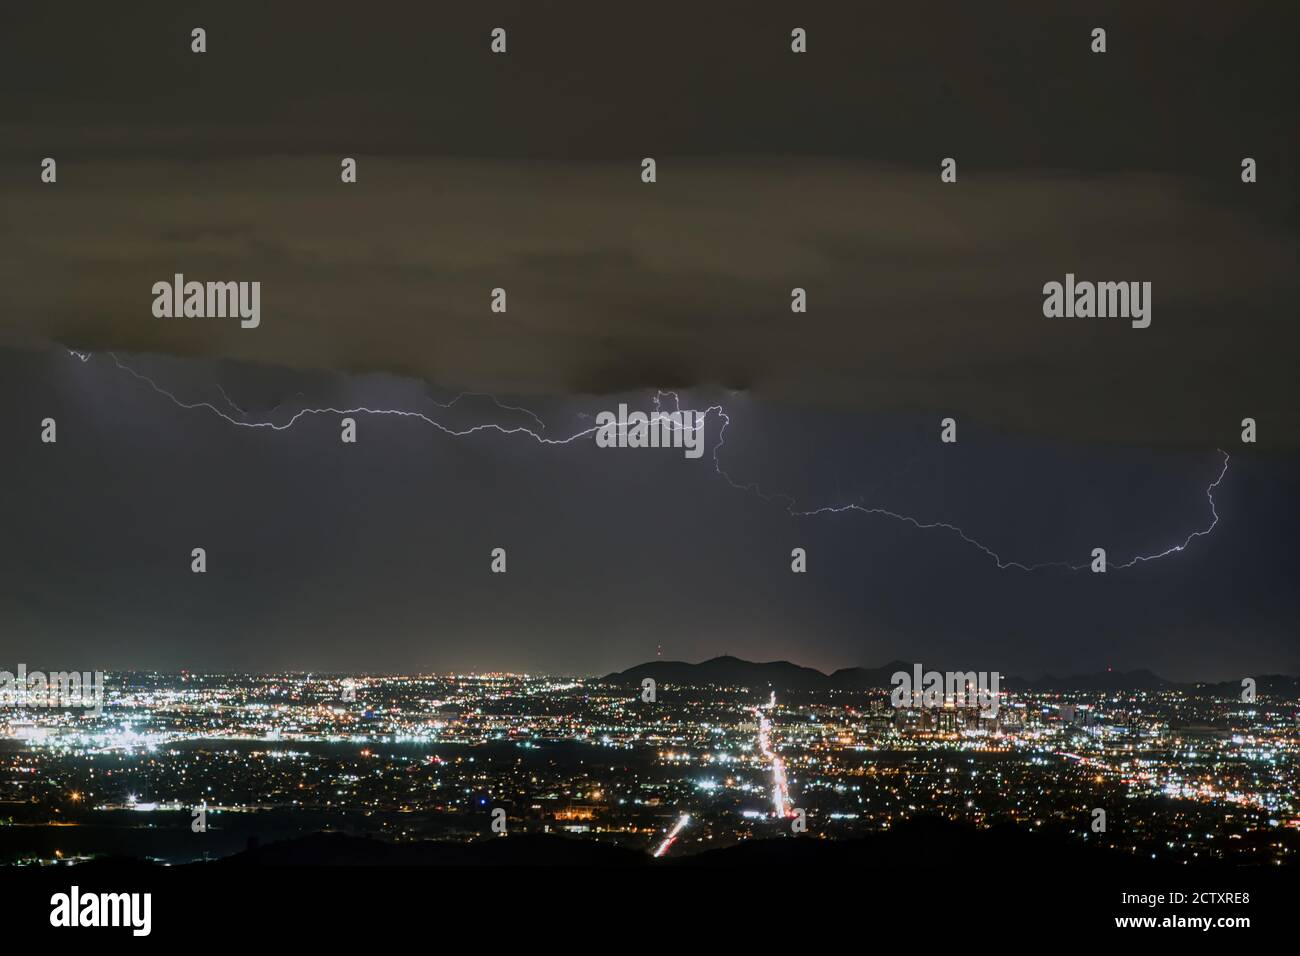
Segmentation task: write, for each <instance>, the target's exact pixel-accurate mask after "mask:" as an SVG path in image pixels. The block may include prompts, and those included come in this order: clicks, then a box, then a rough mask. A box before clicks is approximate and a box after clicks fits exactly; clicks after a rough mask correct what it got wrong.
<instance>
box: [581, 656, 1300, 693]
mask: <svg viewBox="0 0 1300 956" xmlns="http://www.w3.org/2000/svg"><path fill="white" fill-rule="evenodd" d="M913 666H914V665H913V663H912V662H909V661H902V660H895V661H890V662H889V663H887V664H883V665H881V666H880V667H842V668H840V669H839V670H837V671H834V672H832V673H830V674H825V673H823V672H821V671H819V670H817V669H815V668H812V667H804V666H801V665H799V664H793V663H791V662H790V661H766V662H756V661H747V660H743V659H741V658H739V657H732V656H731V655H723V656H721V657H713V658H710V659H708V660H706V661H701V662H699V663H698V664H692V663H690V662H688V661H649V662H647V663H644V664H637V665H636V666H635V667H629V668H628V669H627V670H622V671H615V672H613V673H611V674H606V675H605V676H604V677H600V678H597V683H601V684H614V685H622V684H639V683H640V682H641V681H642V680H644V679H645V678H647V677H649V678H651V679H653V680H654V681H655V682H656V683H666V684H689V685H701V686H719V687H759V688H767V687H771V688H773V689H775V690H787V691H868V690H879V689H888V688H890V687H892V686H893V683H892V678H893V675H894V674H895V673H897V672H899V671H906V672H907V673H909V674H910V673H912V669H913ZM924 669H925V670H947V669H951V670H955V671H968V670H975V671H978V670H986V671H987V670H989V668H988V667H987V666H980V667H975V666H966V667H952V668H939V667H934V666H926V667H925V668H924ZM1254 676H1255V681H1256V686H1257V690H1258V691H1259V692H1260V693H1267V694H1282V695H1284V696H1296V695H1297V693H1298V692H1300V678H1296V677H1291V676H1288V675H1284V674H1264V675H1254ZM1001 687H1002V689H1004V690H1009V691H1026V690H1028V691H1066V692H1069V691H1077V692H1087V691H1102V692H1107V691H1146V692H1158V691H1162V690H1181V691H1185V692H1190V693H1201V694H1224V695H1227V694H1231V695H1232V696H1236V695H1238V694H1240V692H1241V684H1240V682H1239V681H1238V682H1234V681H1191V682H1178V681H1171V680H1166V679H1165V678H1163V677H1161V676H1159V675H1158V674H1155V673H1153V672H1151V671H1150V670H1146V669H1138V670H1132V671H1100V672H1097V673H1094V674H1076V675H1069V676H1057V675H1053V674H1045V675H1043V676H1042V677H1039V678H1037V679H1035V680H1027V679H1025V678H1022V677H1016V676H1011V675H1006V674H1003V675H1002V677H1001Z"/></svg>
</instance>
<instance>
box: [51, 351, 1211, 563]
mask: <svg viewBox="0 0 1300 956" xmlns="http://www.w3.org/2000/svg"><path fill="white" fill-rule="evenodd" d="M69 354H71V355H72V356H73V357H75V358H76V359H78V360H79V361H81V362H82V363H83V364H84V363H86V362H88V361H89V360H90V359H91V358H92V357H93V353H90V352H75V351H72V350H69ZM107 354H108V356H109V358H111V359H112V360H113V363H114V364H115V365H116V366H117V368H119V369H120V370H122V371H123V372H125V373H127V374H128V375H130V376H131V377H132V378H134V379H136V380H137V381H140V382H143V383H144V384H146V385H148V386H149V387H150V388H151V389H153V391H155V392H157V393H158V394H159V395H162V396H163V397H165V398H166V399H168V400H169V401H171V402H172V403H173V404H174V405H176V407H178V408H181V409H184V410H186V411H193V410H199V409H203V410H206V411H208V412H211V413H212V414H214V415H216V416H218V417H219V418H221V419H223V420H224V421H226V422H229V423H230V424H231V425H234V426H236V427H239V428H255V429H270V430H272V431H277V432H279V431H286V430H288V429H290V428H292V427H293V426H294V425H295V424H297V423H298V422H299V421H301V420H302V419H303V418H305V417H307V416H314V415H375V416H392V417H397V418H413V419H418V420H420V421H422V422H424V423H425V424H427V425H431V426H432V427H434V428H436V429H437V430H438V431H440V432H442V433H443V434H444V435H447V436H449V437H452V438H465V437H468V436H470V435H475V434H478V433H480V432H495V433H497V434H501V435H510V436H521V437H524V438H527V439H531V440H533V441H534V442H536V443H537V444H539V445H570V444H572V443H574V442H576V441H580V440H582V439H584V438H590V437H592V436H593V435H595V434H596V432H597V431H599V430H600V429H599V426H595V425H593V426H591V427H588V428H583V429H581V430H579V431H577V432H574V433H573V434H571V435H568V436H567V437H550V436H548V435H543V434H542V432H544V431H546V423H545V422H544V421H542V419H541V418H540V417H539V416H538V415H537V414H536V413H534V412H532V411H530V410H529V409H527V408H523V407H521V406H518V405H508V404H506V403H504V402H502V401H501V400H500V399H498V398H497V397H496V396H494V395H490V394H487V393H484V392H462V393H460V394H459V395H457V396H455V397H454V398H452V399H451V401H449V402H436V401H434V402H433V404H434V405H437V406H438V407H439V408H442V409H444V410H449V409H451V408H453V407H455V406H456V405H457V404H459V403H460V402H461V401H462V400H464V399H467V398H482V399H486V400H487V401H489V402H491V403H492V404H494V405H495V406H496V407H497V408H499V409H500V410H502V411H505V412H511V413H515V414H518V415H523V416H526V417H528V418H530V419H531V420H532V422H533V423H534V424H535V426H536V428H535V429H534V428H530V427H528V426H526V425H503V424H500V423H497V422H484V423H481V424H477V425H471V426H469V427H467V428H452V427H450V426H448V425H445V424H443V423H442V422H440V421H438V420H437V419H435V418H431V417H430V416H428V415H426V414H424V413H423V412H419V411H413V410H410V409H401V408H369V407H367V406H364V405H360V406H357V407H355V408H334V407H328V406H327V407H324V408H306V407H304V408H301V409H299V410H298V411H296V412H294V413H293V414H292V415H291V416H290V417H289V418H287V419H286V420H285V421H283V422H279V423H276V422H274V421H255V420H254V421H250V420H249V416H248V413H247V412H245V411H244V410H243V409H242V408H240V407H239V406H238V405H236V404H235V402H234V401H233V400H232V399H231V398H230V396H229V395H227V394H226V392H225V390H224V389H223V388H221V387H220V386H218V391H220V392H221V396H222V398H223V399H224V400H225V403H226V405H228V406H229V408H230V409H231V410H233V412H234V414H231V412H229V411H226V410H225V409H223V408H220V407H218V406H217V405H214V404H213V403H212V402H208V401H194V402H187V401H185V400H183V399H181V398H179V397H178V396H177V395H176V394H175V393H174V392H172V391H170V390H169V389H167V388H164V387H163V386H162V385H160V384H159V383H158V382H157V381H156V380H154V379H153V378H151V377H150V376H148V375H145V374H144V373H143V372H140V371H138V370H136V369H134V368H132V367H131V366H130V365H127V364H126V363H125V362H123V361H122V360H121V359H120V358H118V357H117V355H116V354H115V353H113V352H109V353H107ZM665 399H670V400H671V401H672V403H673V410H672V412H671V413H664V410H663V403H664V400H665ZM651 402H652V404H653V405H654V408H655V412H654V413H652V416H651V419H652V420H655V418H656V416H658V415H660V414H672V413H675V412H683V413H687V414H686V415H684V416H683V419H682V421H683V424H681V425H680V426H678V425H677V424H676V423H675V422H674V421H673V420H672V419H669V420H668V423H669V424H668V427H670V428H681V429H690V430H691V431H692V432H694V431H696V430H702V429H704V427H705V425H706V424H707V422H708V420H709V419H710V418H717V419H718V421H719V422H720V423H721V424H720V425H719V427H718V440H717V442H716V443H715V444H714V446H713V451H712V460H713V468H714V471H715V472H716V473H717V474H718V476H719V477H721V478H722V479H723V480H724V481H725V482H726V483H727V484H728V485H730V486H731V487H732V488H734V489H736V490H737V491H741V492H743V493H745V494H752V495H754V496H755V497H757V498H759V499H760V500H762V501H765V502H768V503H781V502H783V503H784V504H785V510H786V512H787V513H788V514H789V515H790V516H791V517H793V518H815V517H820V516H822V515H839V514H848V513H857V514H861V515H864V516H868V517H881V518H889V519H891V520H893V521H899V522H902V523H904V524H908V525H911V526H912V527H913V528H916V529H917V530H918V531H941V532H946V533H947V534H950V535H953V536H955V537H957V538H959V539H960V540H961V541H963V542H964V543H966V544H968V545H970V546H971V547H973V548H976V549H978V550H979V551H981V552H982V553H983V554H984V555H985V556H986V557H988V558H990V559H991V560H992V561H993V562H994V563H995V564H996V565H997V567H998V570H1000V571H1006V570H1010V569H1015V570H1018V571H1041V570H1046V569H1049V568H1056V569H1060V570H1065V571H1083V570H1085V569H1087V568H1089V567H1090V564H1089V562H1086V561H1085V562H1083V563H1081V564H1071V563H1070V562H1069V561H1041V562H1038V563H1035V564H1026V563H1025V562H1022V561H1013V560H1009V559H1005V558H1003V557H1002V555H1000V554H999V553H998V552H996V551H994V550H993V549H992V548H990V547H989V546H988V545H986V544H984V543H983V542H982V541H979V540H978V539H976V538H974V537H972V536H971V535H969V534H967V533H966V532H965V531H964V530H962V529H961V528H960V527H959V526H957V525H955V524H951V523H949V522H947V521H923V520H921V519H919V518H916V517H913V516H912V515H908V514H902V513H900V512H897V511H891V510H890V509H888V508H881V507H868V506H866V505H860V504H845V505H827V506H825V507H821V508H812V509H802V508H800V507H799V505H798V502H797V501H796V500H795V499H794V498H792V497H791V496H790V495H787V494H782V493H768V492H765V491H763V489H762V487H761V485H760V484H759V483H758V482H756V481H750V482H742V481H737V480H735V479H734V478H732V477H731V475H730V474H728V472H727V470H726V469H725V468H723V466H722V461H721V459H720V458H719V453H720V452H721V451H722V448H723V447H724V446H725V445H726V443H727V429H728V427H730V425H731V417H730V416H729V415H728V414H727V412H726V410H725V409H724V408H723V407H722V406H721V405H710V406H709V407H708V408H706V409H704V410H702V411H700V410H695V409H683V408H682V406H681V399H680V397H679V395H678V394H677V393H676V392H672V391H662V390H661V391H658V392H656V393H655V394H654V395H653V396H652V397H651ZM276 407H277V408H278V407H279V406H276ZM236 415H237V416H238V417H235V416H236ZM580 417H583V418H588V417H590V416H588V415H581V416H580ZM691 418H694V421H695V424H693V425H691V424H685V423H686V422H688V421H689V420H690V419H691ZM1218 451H1219V454H1221V455H1222V456H1223V468H1222V469H1221V470H1220V471H1219V475H1218V477H1217V478H1215V479H1214V481H1212V482H1211V483H1210V485H1209V487H1208V488H1206V490H1205V497H1206V501H1207V502H1208V504H1209V510H1210V521H1209V524H1208V525H1206V527H1204V528H1202V529H1200V530H1199V531H1193V532H1192V533H1190V534H1189V535H1187V537H1186V538H1184V539H1183V542H1182V543H1181V544H1175V545H1173V546H1171V547H1168V548H1166V549H1165V550H1163V551H1160V552H1158V553H1156V554H1139V555H1135V556H1134V557H1132V558H1130V559H1129V560H1128V561H1125V562H1123V563H1121V564H1113V565H1111V566H1110V567H1111V569H1112V570H1124V569H1126V568H1131V567H1134V566H1135V565H1138V564H1143V563H1145V562H1148V561H1158V560H1159V559H1161V558H1165V557H1168V556H1170V555H1173V554H1178V553H1180V552H1182V551H1185V550H1186V549H1187V548H1188V547H1189V546H1190V545H1191V543H1192V542H1193V541H1195V540H1196V539H1197V538H1202V537H1205V536H1206V535H1208V534H1210V532H1212V531H1213V530H1214V529H1215V527H1216V526H1217V525H1218V523H1219V512H1218V509H1217V507H1216V506H1215V502H1214V492H1215V490H1216V489H1217V488H1218V487H1219V485H1220V484H1221V483H1222V481H1223V479H1224V478H1225V477H1226V476H1227V474H1228V462H1229V456H1228V453H1227V452H1226V451H1224V450H1223V449H1221V448H1220V449H1218Z"/></svg>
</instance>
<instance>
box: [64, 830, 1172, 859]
mask: <svg viewBox="0 0 1300 956" xmlns="http://www.w3.org/2000/svg"><path fill="white" fill-rule="evenodd" d="M954 860H965V861H976V860H979V861H991V865H993V866H995V867H996V868H999V869H1004V870H1005V869H1007V868H1010V869H1012V870H1014V871H1016V872H1022V871H1026V870H1028V871H1034V870H1035V869H1037V868H1046V869H1053V868H1062V867H1063V868H1067V869H1073V870H1089V869H1101V870H1108V869H1114V868H1117V867H1118V868H1132V867H1138V868H1141V867H1144V866H1146V865H1147V864H1146V863H1145V862H1144V861H1142V860H1135V859H1133V858H1132V857H1129V856H1126V855H1123V854H1119V853H1115V852H1112V851H1106V850H1101V849H1096V848H1087V847H1084V846H1083V845H1081V844H1080V843H1079V842H1078V840H1077V839H1075V838H1074V836H1073V835H1071V834H1068V833H1065V832H1063V831H1061V832H1057V831H1052V832H1038V833H1030V832H1028V831H1025V830H1022V829H1020V828H1018V827H1016V826H1014V825H1011V824H1005V825H999V826H994V827H992V828H989V829H978V828H976V827H974V826H972V825H969V824H966V823H957V822H953V821H950V820H946V819H942V818H938V817H917V818H914V819H911V820H904V821H901V822H899V823H898V824H896V825H895V826H894V827H893V828H891V829H890V830H888V831H885V832H877V833H872V834H869V835H867V836H863V837H857V838H854V839H845V840H820V839H816V838H815V837H812V836H806V837H777V838H771V839H755V840H749V841H746V842H744V843H740V844H736V845H733V846H729V847H723V848H720V849H712V850H705V851H702V852H696V853H690V852H681V853H674V854H673V855H671V856H669V857H667V858H665V859H661V860H655V859H653V858H652V857H651V856H650V854H649V852H647V851H646V850H645V849H636V848H625V847H619V846H614V845H611V844H608V843H602V842H598V841H596V840H591V839H574V838H570V837H563V836H556V835H547V834H520V835H516V836H509V837H505V838H495V837H484V838H480V839H478V840H475V841H473V842H471V843H452V842H436V841H425V842H418V843H390V842H388V841H386V840H382V839H376V838H373V837H363V836H351V835H347V834H343V833H315V834H311V835H309V836H304V837H297V838H294V839H290V840H284V841H281V842H277V843H272V844H268V845H266V846H261V847H255V848H250V849H248V850H245V851H243V852H241V853H236V854H234V855H233V856H229V857H225V858H223V859H219V860H213V861H208V862H201V863H191V864H188V865H187V866H186V867H184V868H185V869H188V868H198V869H203V870H209V869H216V870H223V869H229V868H241V867H280V866H382V867H404V866H582V867H596V868H606V867H646V866H655V867H671V868H679V867H685V868H700V867H715V866H738V867H755V866H776V867H780V866H787V865H789V866H811V867H853V868H855V869H887V870H890V871H897V870H900V869H931V868H939V869H950V868H951V867H952V865H953V861H954ZM152 866H154V864H148V863H141V862H139V861H135V860H131V859H127V858H121V857H118V858H112V859H100V860H94V861H90V862H86V863H80V864H77V868H78V869H81V868H85V869H87V870H89V871H97V870H112V871H120V870H134V869H139V868H141V867H152Z"/></svg>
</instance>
